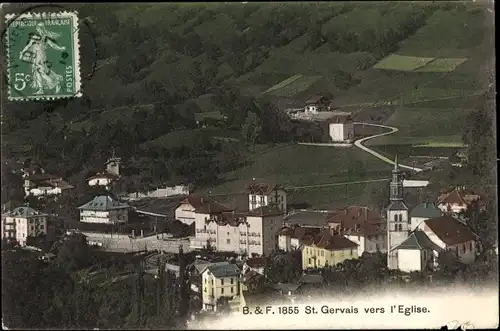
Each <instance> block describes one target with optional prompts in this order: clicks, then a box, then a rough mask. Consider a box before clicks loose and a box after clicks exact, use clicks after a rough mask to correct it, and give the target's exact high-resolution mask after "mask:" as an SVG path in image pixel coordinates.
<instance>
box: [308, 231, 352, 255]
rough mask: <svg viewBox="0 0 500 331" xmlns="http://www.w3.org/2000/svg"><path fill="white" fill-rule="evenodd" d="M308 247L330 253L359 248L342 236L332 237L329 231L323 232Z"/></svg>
mask: <svg viewBox="0 0 500 331" xmlns="http://www.w3.org/2000/svg"><path fill="white" fill-rule="evenodd" d="M306 245H308V246H315V247H318V248H323V249H326V250H329V251H335V250H343V249H348V248H357V247H358V244H356V243H355V242H353V241H351V240H349V239H347V238H346V237H344V236H341V235H331V234H330V232H329V231H328V230H324V231H322V232H321V233H320V234H318V235H316V236H315V237H314V239H312V240H311V241H309V242H308V243H306Z"/></svg>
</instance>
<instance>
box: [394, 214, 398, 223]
mask: <svg viewBox="0 0 500 331" xmlns="http://www.w3.org/2000/svg"><path fill="white" fill-rule="evenodd" d="M397 221H398V215H396V214H394V222H397Z"/></svg>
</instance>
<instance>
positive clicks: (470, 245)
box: [469, 241, 472, 252]
mask: <svg viewBox="0 0 500 331" xmlns="http://www.w3.org/2000/svg"><path fill="white" fill-rule="evenodd" d="M469 250H470V251H471V252H472V241H470V242H469Z"/></svg>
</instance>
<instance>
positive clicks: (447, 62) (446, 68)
mask: <svg viewBox="0 0 500 331" xmlns="http://www.w3.org/2000/svg"><path fill="white" fill-rule="evenodd" d="M465 61H467V59H466V58H462V59H446V58H445V59H435V60H434V61H431V62H430V63H427V64H426V65H424V66H423V67H420V68H417V69H415V70H414V71H415V72H450V71H453V70H455V68H456V67H458V66H459V65H461V64H462V63H464V62H465Z"/></svg>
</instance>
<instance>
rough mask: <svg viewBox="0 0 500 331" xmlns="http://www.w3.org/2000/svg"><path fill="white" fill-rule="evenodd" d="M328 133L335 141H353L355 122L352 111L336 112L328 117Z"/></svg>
mask: <svg viewBox="0 0 500 331" xmlns="http://www.w3.org/2000/svg"><path fill="white" fill-rule="evenodd" d="M327 123H328V134H329V136H330V138H332V141H334V142H351V141H352V140H353V139H354V123H353V121H352V117H351V113H343V112H336V113H335V114H334V116H332V117H330V118H329V119H327Z"/></svg>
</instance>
